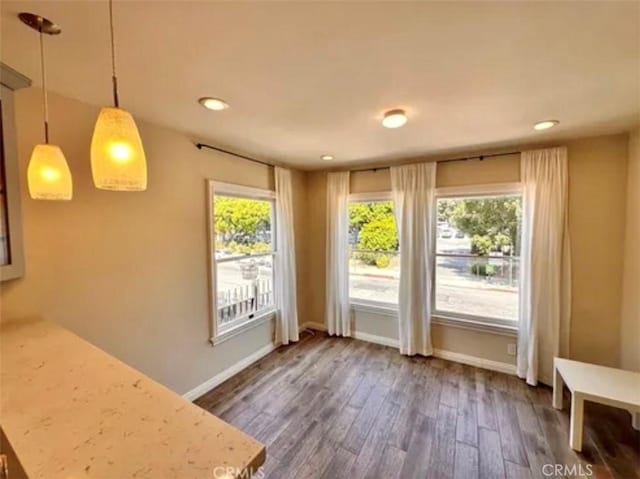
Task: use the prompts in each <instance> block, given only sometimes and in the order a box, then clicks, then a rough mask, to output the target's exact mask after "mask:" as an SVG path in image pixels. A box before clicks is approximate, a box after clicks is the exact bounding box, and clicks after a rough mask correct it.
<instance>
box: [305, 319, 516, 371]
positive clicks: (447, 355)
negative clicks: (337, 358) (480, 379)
mask: <svg viewBox="0 0 640 479" xmlns="http://www.w3.org/2000/svg"><path fill="white" fill-rule="evenodd" d="M304 328H309V329H314V330H316V331H326V330H327V328H326V326H325V325H324V324H322V323H314V322H307V323H304V324H302V325H300V329H304ZM353 337H354V338H355V339H359V340H361V341H366V342H368V343H375V344H381V345H383V346H389V347H392V348H399V347H400V342H399V341H398V340H397V339H393V338H388V337H386V336H377V335H375V334H368V333H363V332H360V331H356V332H355V333H354V335H353ZM433 356H434V357H436V358H440V359H446V360H447V361H454V362H456V363H462V364H467V365H469V366H474V367H476V368H482V369H489V370H491V371H498V372H500V373H505V374H511V375H512V376H515V375H516V366H515V364H509V363H503V362H501V361H493V360H491V359H485V358H479V357H477V356H470V355H468V354H462V353H456V352H453V351H446V350H444V349H434V350H433Z"/></svg>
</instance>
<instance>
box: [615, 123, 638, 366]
mask: <svg viewBox="0 0 640 479" xmlns="http://www.w3.org/2000/svg"><path fill="white" fill-rule="evenodd" d="M624 251H625V256H624V287H623V299H622V323H621V327H620V344H621V347H620V365H621V367H622V368H624V369H631V370H634V371H640V128H638V129H636V130H635V131H634V132H632V133H631V135H630V137H629V165H628V179H627V224H626V234H625V249H624Z"/></svg>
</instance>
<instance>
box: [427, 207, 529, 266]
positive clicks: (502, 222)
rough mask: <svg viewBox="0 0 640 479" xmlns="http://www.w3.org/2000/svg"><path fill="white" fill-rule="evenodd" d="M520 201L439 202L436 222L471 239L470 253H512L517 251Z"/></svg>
mask: <svg viewBox="0 0 640 479" xmlns="http://www.w3.org/2000/svg"><path fill="white" fill-rule="evenodd" d="M520 215H521V202H520V199H519V198H515V197H513V198H483V199H460V200H457V199H451V200H440V201H439V202H438V220H439V221H447V222H448V223H450V224H452V225H453V226H455V227H456V228H458V229H459V230H460V231H462V232H464V233H465V234H466V235H468V236H469V237H470V238H471V252H472V253H475V254H482V255H486V254H488V253H489V252H490V251H502V252H504V253H509V254H513V253H514V251H512V250H511V248H514V249H515V252H517V251H518V249H519V238H518V225H519V223H520Z"/></svg>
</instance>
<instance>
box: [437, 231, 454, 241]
mask: <svg viewBox="0 0 640 479" xmlns="http://www.w3.org/2000/svg"><path fill="white" fill-rule="evenodd" d="M440 237H441V238H444V239H449V238H453V231H451V230H448V229H447V230H443V231H442V234H441V235H440Z"/></svg>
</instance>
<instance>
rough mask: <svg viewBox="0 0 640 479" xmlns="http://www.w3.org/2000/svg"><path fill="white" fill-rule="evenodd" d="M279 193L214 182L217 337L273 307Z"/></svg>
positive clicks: (211, 205)
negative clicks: (276, 207) (276, 215)
mask: <svg viewBox="0 0 640 479" xmlns="http://www.w3.org/2000/svg"><path fill="white" fill-rule="evenodd" d="M274 201H275V200H274V194H273V192H271V191H266V190H259V189H253V188H246V187H239V186H235V185H228V184H224V183H217V182H215V183H214V182H211V184H210V207H211V216H210V221H211V226H210V230H211V238H212V245H211V247H212V249H213V255H212V257H213V258H212V259H213V261H212V264H213V273H212V277H213V300H214V301H213V303H214V305H215V318H216V324H215V326H214V338H215V337H218V336H220V335H222V334H224V333H225V332H228V331H230V330H234V329H236V328H237V327H239V326H242V325H245V324H248V323H250V322H252V321H253V320H254V319H257V318H260V317H263V316H264V314H265V313H268V312H270V311H272V310H273V308H274V297H273V283H274V277H273V274H274V272H273V263H274V256H275V254H276V251H275V231H274V228H275V221H274Z"/></svg>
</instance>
